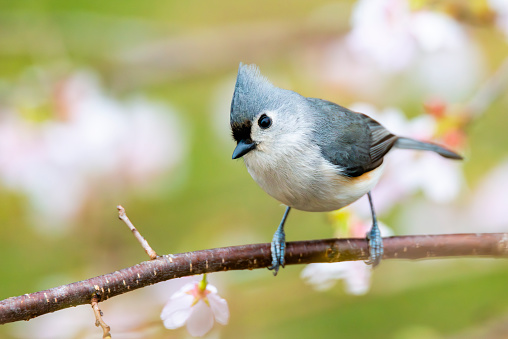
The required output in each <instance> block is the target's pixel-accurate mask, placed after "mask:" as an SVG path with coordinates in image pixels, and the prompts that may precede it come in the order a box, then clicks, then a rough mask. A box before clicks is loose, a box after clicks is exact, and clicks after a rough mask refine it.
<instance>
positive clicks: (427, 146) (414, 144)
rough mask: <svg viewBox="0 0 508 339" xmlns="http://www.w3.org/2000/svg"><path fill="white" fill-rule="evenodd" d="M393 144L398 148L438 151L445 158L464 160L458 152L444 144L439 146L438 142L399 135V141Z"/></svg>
mask: <svg viewBox="0 0 508 339" xmlns="http://www.w3.org/2000/svg"><path fill="white" fill-rule="evenodd" d="M393 146H394V147H397V148H404V149H417V150H422V151H432V152H436V153H437V154H439V155H441V156H443V157H445V158H449V159H457V160H462V156H460V155H458V154H457V153H455V152H452V151H450V150H448V149H446V148H444V147H442V146H439V145H436V144H433V143H430V142H423V141H418V140H414V139H409V138H402V137H399V138H397V141H396V142H395V144H394V145H393Z"/></svg>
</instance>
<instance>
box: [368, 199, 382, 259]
mask: <svg viewBox="0 0 508 339" xmlns="http://www.w3.org/2000/svg"><path fill="white" fill-rule="evenodd" d="M367 195H368V196H369V204H370V210H371V211H372V228H371V229H370V231H369V233H367V240H368V241H369V252H370V253H369V260H367V261H366V262H365V263H366V264H368V265H372V267H376V266H377V265H379V263H380V262H381V258H382V257H383V238H381V232H380V231H379V227H378V226H377V218H376V212H374V204H373V203H372V195H371V194H370V192H369V193H367Z"/></svg>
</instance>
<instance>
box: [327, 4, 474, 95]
mask: <svg viewBox="0 0 508 339" xmlns="http://www.w3.org/2000/svg"><path fill="white" fill-rule="evenodd" d="M324 59H325V60H324V61H321V62H320V63H319V64H320V65H322V72H321V73H322V74H323V76H324V77H325V78H326V79H328V80H329V81H330V82H332V83H338V84H341V85H343V86H344V88H345V89H346V90H352V91H354V92H359V93H362V94H373V95H375V94H376V93H377V95H379V94H380V92H382V89H383V88H384V87H385V86H389V85H390V83H391V82H390V81H389V80H390V79H394V77H395V76H397V77H399V78H401V77H400V75H401V74H403V75H404V77H403V81H404V83H405V85H406V87H405V88H406V90H407V88H414V89H416V90H418V91H422V92H423V93H424V94H427V95H430V94H435V93H439V94H440V95H442V96H444V97H446V98H447V99H454V100H459V99H464V96H465V95H468V94H469V92H470V91H471V90H473V89H474V87H475V85H476V84H477V81H478V79H479V78H480V72H481V70H482V63H481V59H480V55H479V52H478V48H477V47H476V45H475V44H474V43H473V41H472V40H471V39H470V38H469V36H468V35H467V34H466V31H465V29H464V28H463V27H462V26H461V25H460V24H459V23H458V22H457V21H455V20H454V19H453V18H451V17H449V16H447V15H445V14H443V13H439V12H435V11H427V10H419V11H412V10H411V9H410V8H409V2H408V1H406V0H376V1H372V0H359V1H357V2H356V3H355V5H354V8H353V13H352V15H351V30H350V32H349V33H348V34H347V35H346V36H345V37H344V38H343V39H339V40H336V41H334V42H332V43H331V44H330V45H329V46H328V48H327V49H326V50H325V53H324ZM318 73H319V72H318Z"/></svg>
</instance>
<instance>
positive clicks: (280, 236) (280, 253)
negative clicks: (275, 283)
mask: <svg viewBox="0 0 508 339" xmlns="http://www.w3.org/2000/svg"><path fill="white" fill-rule="evenodd" d="M289 210H291V207H289V206H288V207H287V208H286V212H284V216H283V217H282V220H281V222H280V225H279V227H278V228H277V231H275V233H274V235H273V238H272V245H271V251H272V266H270V267H268V269H269V270H273V275H277V272H279V267H280V266H282V267H284V255H285V254H286V234H285V233H284V223H285V222H286V219H287V217H288V214H289Z"/></svg>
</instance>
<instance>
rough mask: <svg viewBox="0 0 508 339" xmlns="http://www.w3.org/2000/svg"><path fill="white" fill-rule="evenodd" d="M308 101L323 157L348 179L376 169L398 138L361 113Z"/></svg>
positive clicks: (320, 101)
mask: <svg viewBox="0 0 508 339" xmlns="http://www.w3.org/2000/svg"><path fill="white" fill-rule="evenodd" d="M308 100H309V103H310V105H311V107H313V108H314V109H313V113H314V114H315V119H316V120H318V121H319V124H318V126H320V127H321V128H320V129H319V130H316V131H315V135H314V140H315V142H316V143H317V144H318V145H319V147H320V149H321V153H322V154H323V156H324V157H325V158H326V159H327V160H328V161H330V162H331V163H332V164H334V165H337V166H338V167H340V169H341V170H342V173H343V174H345V175H347V176H351V177H357V176H360V175H362V174H363V173H365V172H369V171H371V170H373V169H375V168H377V167H378V166H379V165H381V164H382V163H383V157H384V156H385V154H386V153H387V152H388V151H389V150H390V149H391V148H392V147H393V145H394V143H395V142H396V141H397V136H395V135H393V134H391V133H390V132H389V131H388V130H387V129H386V128H384V127H383V126H382V125H381V124H379V123H378V122H377V121H375V120H374V119H372V118H370V117H368V116H366V115H364V114H361V113H355V112H353V111H350V110H348V109H347V108H344V107H342V106H339V105H337V104H334V103H332V102H329V101H326V100H322V99H316V98H308Z"/></svg>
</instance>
